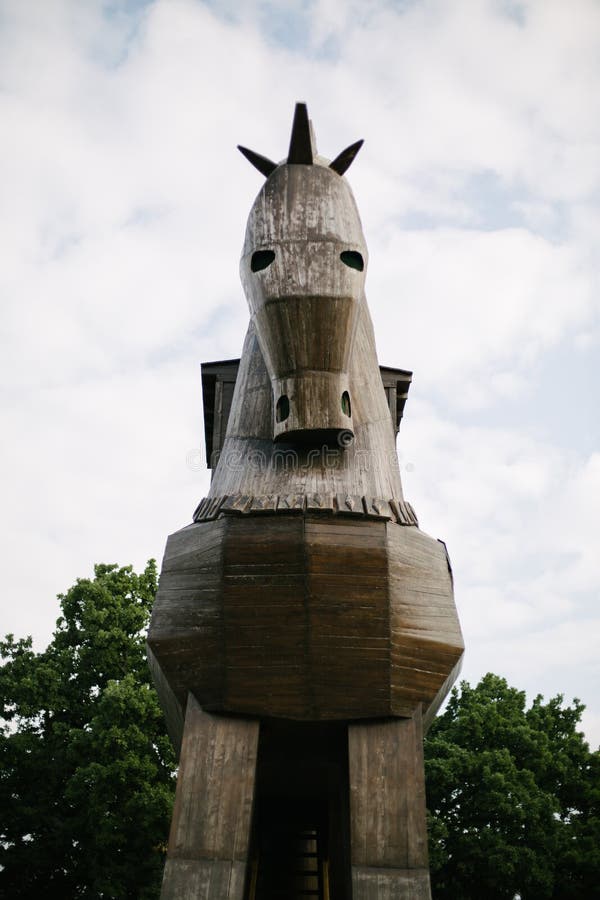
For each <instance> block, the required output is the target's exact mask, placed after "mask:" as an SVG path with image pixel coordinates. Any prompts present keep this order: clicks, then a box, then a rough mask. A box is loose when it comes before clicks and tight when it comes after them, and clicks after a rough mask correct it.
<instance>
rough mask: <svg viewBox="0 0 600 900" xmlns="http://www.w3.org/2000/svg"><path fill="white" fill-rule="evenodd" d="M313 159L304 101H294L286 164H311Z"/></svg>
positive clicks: (311, 137)
mask: <svg viewBox="0 0 600 900" xmlns="http://www.w3.org/2000/svg"><path fill="white" fill-rule="evenodd" d="M313 159H314V147H313V136H312V133H311V127H310V122H309V121H308V110H307V108H306V103H296V109H295V112H294V122H293V125H292V136H291V138H290V149H289V152H288V158H287V161H288V165H292V166H293V165H301V166H302V165H303V166H312V164H313Z"/></svg>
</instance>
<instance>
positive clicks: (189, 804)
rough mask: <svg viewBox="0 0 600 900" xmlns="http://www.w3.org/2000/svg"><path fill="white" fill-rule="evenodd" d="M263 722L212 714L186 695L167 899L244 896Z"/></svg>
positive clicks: (165, 889)
mask: <svg viewBox="0 0 600 900" xmlns="http://www.w3.org/2000/svg"><path fill="white" fill-rule="evenodd" d="M258 730H259V726H258V722H257V721H252V720H248V719H233V718H228V717H225V716H212V715H209V714H208V713H206V712H204V711H203V710H202V708H201V707H200V705H199V703H198V701H197V700H196V698H195V697H194V696H193V694H190V695H189V697H188V703H187V711H186V718H185V728H184V735H183V742H182V749H181V758H180V765H179V775H178V778H177V790H176V795H175V806H174V809H173V818H172V821H171V833H170V836H169V848H168V854H167V856H168V861H169V862H168V864H167V867H166V869H165V880H164V882H163V893H162V895H161V896H162V898H163V900H164V898H169V900H170V898H176V897H177V898H179V897H190V898H191V897H196V896H202V897H204V896H206V897H207V898H208V897H210V898H211V900H221V898H223V900H225V898H227V900H233V898H236V900H237V898H240V900H241V897H242V893H241V891H242V890H243V883H242V885H241V886H240V875H239V873H240V865H241V869H242V870H243V869H244V867H245V865H246V860H247V856H248V846H249V840H250V825H251V820H252V806H253V799H254V784H255V775H256V754H257V747H258ZM175 861H178V862H175ZM236 863H237V864H238V865H237V866H236V865H234V864H236ZM242 881H243V879H242ZM194 890H195V891H197V893H194ZM203 892H204V893H203Z"/></svg>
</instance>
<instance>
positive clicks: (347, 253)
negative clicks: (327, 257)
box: [340, 250, 365, 272]
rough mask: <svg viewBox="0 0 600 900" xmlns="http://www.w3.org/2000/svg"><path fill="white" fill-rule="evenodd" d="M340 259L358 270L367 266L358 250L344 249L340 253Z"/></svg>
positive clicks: (360, 270)
mask: <svg viewBox="0 0 600 900" xmlns="http://www.w3.org/2000/svg"><path fill="white" fill-rule="evenodd" d="M340 259H341V261H342V262H343V263H345V265H347V266H348V267H349V268H350V269H356V270H357V271H358V272H362V270H363V269H364V267H365V261H364V259H363V258H362V256H361V255H360V253H358V252H357V251H356V250H344V251H343V253H340Z"/></svg>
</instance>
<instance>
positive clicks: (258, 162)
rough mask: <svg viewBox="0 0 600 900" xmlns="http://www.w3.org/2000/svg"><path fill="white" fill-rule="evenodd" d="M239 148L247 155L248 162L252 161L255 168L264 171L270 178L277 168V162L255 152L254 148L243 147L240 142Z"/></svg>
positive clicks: (266, 176)
mask: <svg viewBox="0 0 600 900" xmlns="http://www.w3.org/2000/svg"><path fill="white" fill-rule="evenodd" d="M238 150H239V151H240V153H242V154H243V155H244V156H245V157H246V159H247V160H248V162H251V163H252V165H253V166H254V168H255V169H258V171H259V172H262V174H263V175H264V176H265V178H268V177H269V175H270V174H271V172H273V171H274V170H275V169H276V168H277V163H274V162H272V161H271V160H270V159H267V157H266V156H261V155H260V153H255V152H254V150H248V148H247V147H241V146H240V145H239V144H238Z"/></svg>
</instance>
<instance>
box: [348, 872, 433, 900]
mask: <svg viewBox="0 0 600 900" xmlns="http://www.w3.org/2000/svg"><path fill="white" fill-rule="evenodd" d="M352 900H431V883H430V880H429V869H421V870H416V869H395V870H392V869H377V868H365V867H363V866H353V868H352Z"/></svg>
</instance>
